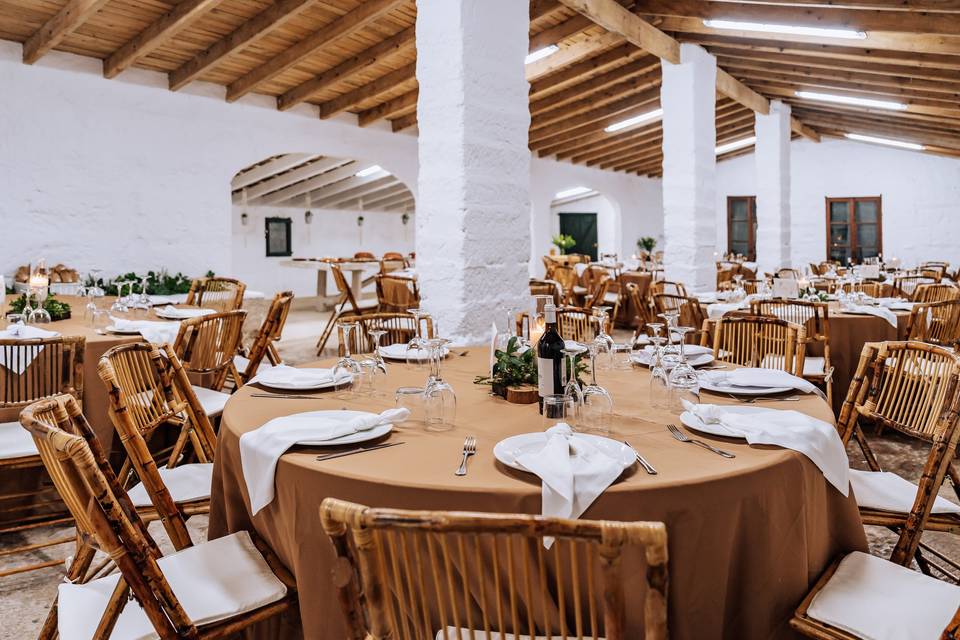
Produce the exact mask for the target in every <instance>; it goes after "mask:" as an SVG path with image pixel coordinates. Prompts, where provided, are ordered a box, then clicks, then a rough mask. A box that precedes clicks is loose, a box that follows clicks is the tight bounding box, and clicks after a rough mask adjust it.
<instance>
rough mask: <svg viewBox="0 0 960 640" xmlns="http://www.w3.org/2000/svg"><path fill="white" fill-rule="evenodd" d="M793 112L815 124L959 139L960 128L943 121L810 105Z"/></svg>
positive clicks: (798, 107)
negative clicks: (861, 126) (870, 127)
mask: <svg viewBox="0 0 960 640" xmlns="http://www.w3.org/2000/svg"><path fill="white" fill-rule="evenodd" d="M794 111H796V112H797V113H798V114H801V115H802V116H803V118H804V120H805V121H806V120H807V119H809V120H810V122H811V123H816V122H818V121H819V122H821V123H822V122H834V121H835V122H844V121H849V122H852V123H863V124H865V125H876V126H881V127H891V128H896V129H902V130H910V131H920V132H927V133H930V134H931V135H944V136H957V137H960V127H958V126H957V124H960V123H957V124H953V125H951V123H949V122H943V121H926V120H912V119H911V120H908V119H905V118H887V117H880V116H875V115H871V114H863V113H851V112H841V111H836V110H832V109H820V108H816V107H814V106H811V105H804V106H797V107H794Z"/></svg>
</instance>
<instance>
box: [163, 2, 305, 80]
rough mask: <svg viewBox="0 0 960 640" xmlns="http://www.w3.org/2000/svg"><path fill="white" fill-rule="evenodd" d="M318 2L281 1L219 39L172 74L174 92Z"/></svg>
mask: <svg viewBox="0 0 960 640" xmlns="http://www.w3.org/2000/svg"><path fill="white" fill-rule="evenodd" d="M314 2H315V0H279V2H276V3H275V4H271V5H270V6H269V7H267V8H266V9H264V10H263V11H261V12H260V13H258V14H257V15H255V16H254V17H252V18H250V19H249V20H247V21H246V22H244V23H243V24H241V25H240V26H239V27H237V28H236V29H234V30H233V31H232V32H231V33H230V34H228V35H226V36H224V37H223V38H221V39H219V40H217V41H216V42H214V43H213V44H212V45H210V46H209V47H207V48H206V49H205V50H204V51H203V52H201V53H198V54H197V55H195V56H194V57H193V58H191V59H190V60H187V61H186V62H184V63H183V64H182V65H180V66H179V67H178V68H177V69H176V70H174V71H172V72H171V73H170V79H169V82H170V90H171V91H177V90H178V89H182V88H183V87H185V86H186V85H187V84H189V83H190V82H191V81H193V80H195V79H196V78H197V77H198V76H200V75H201V74H202V73H204V72H205V71H207V70H208V69H211V68H213V67H214V66H216V65H217V64H219V63H220V62H221V61H223V60H224V59H226V58H227V57H228V56H229V55H231V54H233V53H236V52H237V51H239V50H241V49H242V48H244V47H247V46H249V45H251V44H253V43H254V42H257V41H258V40H259V39H260V38H262V37H263V36H265V35H267V33H269V32H270V30H271V29H276V28H278V27H281V26H283V25H284V24H285V23H286V22H287V21H288V20H290V19H291V18H294V17H296V16H298V15H299V14H300V12H302V11H303V10H304V9H306V8H307V7H309V6H310V5H311V4H313V3H314Z"/></svg>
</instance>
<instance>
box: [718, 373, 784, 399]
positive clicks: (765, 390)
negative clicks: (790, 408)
mask: <svg viewBox="0 0 960 640" xmlns="http://www.w3.org/2000/svg"><path fill="white" fill-rule="evenodd" d="M700 389H702V390H705V391H713V392H714V393H722V394H727V393H732V394H733V395H735V396H772V395H774V394H777V393H786V392H787V391H794V388H793V387H741V386H737V385H732V384H718V383H716V382H712V381H710V380H708V379H707V378H705V377H701V378H700Z"/></svg>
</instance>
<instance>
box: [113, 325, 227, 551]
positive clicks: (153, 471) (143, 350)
mask: <svg viewBox="0 0 960 640" xmlns="http://www.w3.org/2000/svg"><path fill="white" fill-rule="evenodd" d="M97 373H98V374H99V375H100V379H101V380H103V383H104V385H106V387H107V392H108V394H109V398H110V409H109V415H110V421H111V422H113V426H114V429H116V431H117V435H118V436H119V437H120V442H121V443H122V444H123V448H124V450H125V451H126V453H127V460H126V461H125V462H124V464H123V467H121V470H120V478H121V479H122V482H123V486H125V487H129V486H130V485H131V484H132V481H133V475H132V472H133V473H135V475H136V477H137V478H138V479H139V480H140V482H142V483H143V486H144V489H146V492H147V495H148V496H150V500H151V502H153V505H154V507H156V509H157V510H158V512H160V513H161V514H164V517H163V518H161V519H162V520H163V525H164V528H165V529H166V530H167V533H168V534H169V535H170V540H171V542H172V543H173V545H174V546H175V547H176V548H177V549H183V548H185V547H189V546H190V545H191V544H192V542H191V541H190V535H189V534H188V533H187V527H186V519H185V518H184V517H183V515H182V514H181V513H180V510H179V509H178V508H177V506H176V504H175V503H174V501H173V498H172V497H171V496H170V492H169V491H168V489H167V487H166V485H165V484H164V482H163V480H162V478H161V477H160V474H159V471H158V466H161V465H164V461H163V460H162V459H161V460H158V459H156V458H155V457H154V454H153V453H152V452H151V450H150V445H149V441H150V440H151V439H152V436H153V435H154V433H156V432H157V430H158V429H160V428H161V427H163V428H169V429H172V430H174V432H175V433H177V438H176V442H175V444H174V445H173V448H172V449H171V450H170V452H169V455H168V456H167V458H166V461H165V466H166V467H167V468H168V469H172V468H173V467H175V466H177V464H178V463H179V462H180V461H181V460H183V458H184V452H185V451H186V450H187V445H188V444H189V445H190V447H191V448H192V450H193V453H194V455H195V456H196V459H197V460H198V461H199V462H213V457H214V452H215V451H216V448H217V443H216V435H215V434H214V431H213V426H212V425H211V424H210V420H209V418H208V417H207V415H206V413H205V412H204V410H203V407H202V406H201V405H200V401H199V400H197V396H196V394H194V392H193V389H192V387H191V386H190V380H189V379H188V377H187V373H186V371H185V370H184V368H183V365H182V364H181V363H180V359H179V358H177V356H176V354H175V353H174V352H173V349H172V348H171V347H170V346H169V345H163V346H162V347H158V346H157V345H154V344H148V343H145V342H137V343H131V344H123V345H118V346H116V347H113V348H112V349H110V350H109V351H107V352H106V353H105V354H104V355H103V356H102V357H101V358H100V363H99V365H98V367H97Z"/></svg>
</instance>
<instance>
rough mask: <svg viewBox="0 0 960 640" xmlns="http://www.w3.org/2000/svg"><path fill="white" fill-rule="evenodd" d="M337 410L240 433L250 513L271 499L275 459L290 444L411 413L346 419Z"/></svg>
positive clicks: (347, 432)
mask: <svg viewBox="0 0 960 640" xmlns="http://www.w3.org/2000/svg"><path fill="white" fill-rule="evenodd" d="M338 414H339V412H333V413H332V414H331V412H327V411H311V412H308V413H299V414H294V415H292V416H282V417H280V418H274V419H273V420H270V421H269V422H267V423H266V424H264V425H263V426H262V427H260V428H259V429H254V430H253V431H249V432H247V433H245V434H243V435H242V436H240V466H241V468H242V470H243V480H244V482H246V484H247V493H248V494H249V495H250V510H251V513H253V514H256V513H257V512H258V511H260V509H263V508H264V507H265V506H267V505H268V504H270V503H271V502H272V501H273V495H274V483H273V480H274V476H275V474H276V471H277V462H278V461H279V460H280V456H282V455H283V454H284V453H285V452H286V451H287V449H289V448H290V447H292V446H294V445H295V444H298V443H301V442H303V443H307V442H323V441H326V440H333V439H335V438H341V437H343V436H346V435H350V434H351V433H359V432H360V431H369V430H370V429H373V428H374V427H378V426H380V425H384V424H391V423H396V422H403V421H404V420H406V419H407V418H408V417H409V416H410V411H409V409H404V408H402V407H401V408H399V409H387V410H386V411H384V412H383V413H379V414H377V413H361V414H360V415H358V416H357V417H355V418H350V419H347V420H344V419H343V417H342V415H338Z"/></svg>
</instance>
